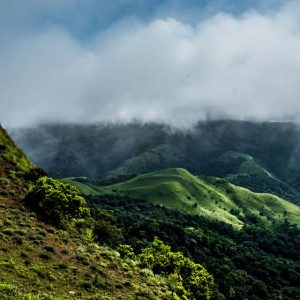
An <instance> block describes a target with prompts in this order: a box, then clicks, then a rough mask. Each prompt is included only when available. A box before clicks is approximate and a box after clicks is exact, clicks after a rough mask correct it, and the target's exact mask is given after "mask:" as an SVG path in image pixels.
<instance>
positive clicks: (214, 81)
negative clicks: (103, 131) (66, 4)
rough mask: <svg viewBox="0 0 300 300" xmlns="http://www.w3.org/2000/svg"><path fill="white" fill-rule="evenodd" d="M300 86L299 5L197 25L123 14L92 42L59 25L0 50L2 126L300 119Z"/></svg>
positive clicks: (18, 38)
mask: <svg viewBox="0 0 300 300" xmlns="http://www.w3.org/2000/svg"><path fill="white" fill-rule="evenodd" d="M66 1H67V0H66ZM70 1H71V0H70ZM49 3H50V2H49ZM49 5H50V4H49ZM291 5H292V4H291ZM299 82H300V13H299V9H298V5H296V4H295V3H294V4H293V9H291V6H290V5H289V6H286V7H283V8H281V9H280V10H277V12H272V13H264V14H262V13H259V12H255V11H249V12H246V13H244V14H242V15H239V16H233V15H230V14H225V13H219V14H216V15H213V16H211V17H209V18H206V19H204V20H201V21H199V22H198V23H197V24H193V25H191V24H189V23H187V22H184V21H182V20H179V19H175V18H156V19H153V20H151V21H150V22H145V21H141V20H139V19H138V18H134V17H125V18H123V19H122V20H121V21H119V22H118V23H116V24H114V25H111V26H109V28H107V29H106V30H105V31H101V32H99V33H98V34H93V36H92V37H90V38H89V39H88V40H85V41H82V40H80V39H78V38H76V37H74V35H72V34H71V33H70V31H69V30H67V29H66V28H64V27H63V26H61V25H57V24H52V25H51V26H47V27H43V28H42V29H41V30H35V31H32V30H27V31H26V34H24V35H22V34H18V35H16V36H15V37H12V38H11V40H10V42H9V43H7V44H6V45H4V46H2V47H0V105H1V110H0V120H1V122H2V123H4V124H5V125H7V126H23V125H30V124H32V123H37V122H43V121H74V122H91V121H101V120H106V121H114V120H125V121H127V120H130V119H133V118H139V119H142V120H147V121H149V120H151V121H153V120H159V121H166V122H169V123H171V124H174V125H180V126H181V125H190V124H192V123H194V122H196V121H197V120H198V119H201V118H205V117H206V116H207V115H213V116H228V117H232V118H239V119H249V118H256V119H262V120H270V119H290V118H294V119H297V120H298V119H300V102H299V98H300V90H299Z"/></svg>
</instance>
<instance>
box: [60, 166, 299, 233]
mask: <svg viewBox="0 0 300 300" xmlns="http://www.w3.org/2000/svg"><path fill="white" fill-rule="evenodd" d="M64 181H65V182H69V183H74V181H73V180H72V179H64ZM74 184H75V185H76V186H77V187H78V188H79V189H80V190H81V191H82V192H83V193H84V194H87V195H94V196H95V195H106V194H115V195H121V196H129V197H130V198H135V199H143V200H145V201H148V202H151V203H154V204H161V205H163V206H165V207H168V208H171V209H174V210H177V211H180V212H184V213H188V214H195V215H200V216H204V217H206V218H208V219H211V220H217V221H223V222H225V223H229V224H232V225H233V226H234V227H237V228H240V227H241V226H242V225H243V224H244V221H245V220H246V218H247V217H250V216H251V217H252V218H257V219H261V220H262V221H263V222H265V223H268V222H271V221H274V220H275V221H278V220H281V221H283V220H284V219H286V220H288V221H289V222H291V223H295V224H299V225H300V208H299V207H298V206H296V205H293V204H291V203H289V202H287V201H285V200H283V199H280V198H279V197H276V196H273V195H271V194H258V193H254V192H251V191H249V190H247V189H245V188H241V187H238V186H235V185H233V184H230V183H229V182H227V181H225V180H223V179H217V178H213V177H208V178H207V177H196V176H193V175H192V174H190V173H189V172H188V171H186V170H184V169H166V170H161V171H156V172H152V173H147V174H143V175H139V176H137V177H134V178H132V179H130V180H128V181H125V182H121V183H117V184H113V185H110V186H101V187H97V186H94V185H89V184H88V183H86V184H84V183H82V182H79V183H78V182H76V180H75V183H74Z"/></svg>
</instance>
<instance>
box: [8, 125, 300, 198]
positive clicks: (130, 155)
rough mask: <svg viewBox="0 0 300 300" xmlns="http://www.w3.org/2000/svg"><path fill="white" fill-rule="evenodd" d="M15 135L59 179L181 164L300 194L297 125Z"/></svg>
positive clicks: (101, 128) (49, 130) (98, 128)
mask: <svg viewBox="0 0 300 300" xmlns="http://www.w3.org/2000/svg"><path fill="white" fill-rule="evenodd" d="M13 136H14V137H15V139H16V141H17V143H18V144H19V145H20V146H21V147H22V148H23V149H24V150H25V152H26V153H27V154H28V155H29V157H30V158H31V159H32V161H34V162H35V163H36V164H37V165H39V166H41V167H43V168H44V169H45V170H46V171H48V172H49V173H50V174H51V175H53V176H55V177H60V178H62V177H70V176H87V177H89V178H94V179H104V178H109V177H116V178H117V177H118V176H124V175H129V176H130V175H135V174H142V173H147V172H152V171H155V170H160V169H165V168H177V167H181V168H185V169H187V170H188V171H190V172H192V173H193V174H196V175H210V176H217V177H223V178H225V179H226V180H229V181H231V182H232V183H235V184H238V185H242V186H244V187H247V188H251V189H252V190H253V191H257V192H271V193H274V194H276V195H278V196H280V197H284V198H286V199H288V200H290V201H292V202H295V203H299V199H300V197H299V196H298V193H299V192H300V175H299V174H300V146H299V145H300V130H299V126H298V125H297V124H294V123H283V122H281V123H280V122H249V121H230V120H220V121H207V122H199V123H198V124H197V125H196V126H194V127H193V128H191V129H190V130H179V129H174V128H170V127H168V126H166V125H162V124H155V123H149V124H148V123H146V124H142V123H129V124H96V125H72V124H48V125H42V126H39V127H36V128H27V129H20V130H15V131H14V132H13Z"/></svg>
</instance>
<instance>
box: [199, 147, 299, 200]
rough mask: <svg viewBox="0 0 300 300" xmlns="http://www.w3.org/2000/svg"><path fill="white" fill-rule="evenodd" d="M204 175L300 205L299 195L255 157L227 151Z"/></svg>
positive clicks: (205, 169)
mask: <svg viewBox="0 0 300 300" xmlns="http://www.w3.org/2000/svg"><path fill="white" fill-rule="evenodd" d="M202 173H203V174H205V175H207V176H215V177H221V178H224V179H226V180H227V181H229V182H231V183H233V184H235V185H239V186H243V187H246V188H248V189H251V190H252V191H255V192H259V193H271V194H275V195H277V196H279V197H282V198H284V199H287V200H290V201H292V202H294V203H299V193H298V192H297V191H296V190H295V189H294V188H292V187H291V186H289V185H288V184H286V183H284V182H282V181H281V180H280V179H278V178H277V177H276V176H275V175H274V174H272V173H271V172H270V171H268V170H267V169H266V168H265V167H263V166H262V165H261V164H260V163H259V162H258V161H257V160H256V159H255V158H254V157H252V156H251V155H248V154H243V153H239V152H234V151H227V152H225V153H223V154H222V155H220V156H218V157H216V158H214V159H212V160H210V161H209V162H208V163H207V164H206V165H205V166H204V167H203V168H202Z"/></svg>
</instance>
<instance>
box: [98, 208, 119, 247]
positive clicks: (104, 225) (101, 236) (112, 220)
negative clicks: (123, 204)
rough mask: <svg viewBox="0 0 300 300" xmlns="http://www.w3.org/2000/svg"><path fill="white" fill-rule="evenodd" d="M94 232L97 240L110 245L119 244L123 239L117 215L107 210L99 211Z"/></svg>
mask: <svg viewBox="0 0 300 300" xmlns="http://www.w3.org/2000/svg"><path fill="white" fill-rule="evenodd" d="M93 233H94V238H95V240H96V241H97V242H99V243H105V244H108V245H109V246H114V245H117V244H118V243H119V242H120V240H121V233H120V230H119V229H118V227H117V226H116V217H115V216H114V215H112V214H111V213H110V212H108V211H105V210H103V211H100V212H98V214H97V215H96V217H95V222H94V226H93Z"/></svg>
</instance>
